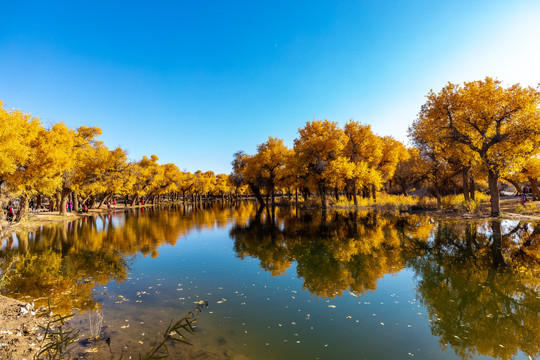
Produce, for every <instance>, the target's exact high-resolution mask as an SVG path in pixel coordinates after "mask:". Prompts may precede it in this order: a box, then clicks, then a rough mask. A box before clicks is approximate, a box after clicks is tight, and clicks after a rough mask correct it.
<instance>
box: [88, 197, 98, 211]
mask: <svg viewBox="0 0 540 360" xmlns="http://www.w3.org/2000/svg"><path fill="white" fill-rule="evenodd" d="M95 203H96V195H90V200H88V208H89V209H92V208H93V207H94V205H95Z"/></svg>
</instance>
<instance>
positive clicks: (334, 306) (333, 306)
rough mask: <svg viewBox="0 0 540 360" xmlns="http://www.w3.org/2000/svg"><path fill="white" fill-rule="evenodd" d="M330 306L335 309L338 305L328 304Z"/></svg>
mask: <svg viewBox="0 0 540 360" xmlns="http://www.w3.org/2000/svg"><path fill="white" fill-rule="evenodd" d="M328 307H329V308H332V309H335V308H336V305H328Z"/></svg>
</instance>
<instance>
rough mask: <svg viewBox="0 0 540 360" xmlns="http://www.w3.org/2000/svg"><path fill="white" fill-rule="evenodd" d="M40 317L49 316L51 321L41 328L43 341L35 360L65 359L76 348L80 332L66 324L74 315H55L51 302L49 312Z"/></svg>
mask: <svg viewBox="0 0 540 360" xmlns="http://www.w3.org/2000/svg"><path fill="white" fill-rule="evenodd" d="M40 316H48V317H49V321H48V322H47V324H46V325H45V326H41V325H40V328H41V329H42V330H43V340H42V341H41V345H40V348H39V351H38V353H37V354H36V355H35V356H34V359H35V360H37V359H48V360H52V359H65V358H66V356H68V353H69V352H70V351H71V350H72V349H73V348H74V347H75V344H74V343H75V341H76V340H77V336H78V335H79V331H76V330H75V329H71V328H69V327H68V326H67V324H66V321H67V320H68V319H69V318H71V317H72V316H73V314H71V315H59V314H54V315H53V314H52V312H51V303H50V302H49V309H48V312H47V313H45V314H43V315H40Z"/></svg>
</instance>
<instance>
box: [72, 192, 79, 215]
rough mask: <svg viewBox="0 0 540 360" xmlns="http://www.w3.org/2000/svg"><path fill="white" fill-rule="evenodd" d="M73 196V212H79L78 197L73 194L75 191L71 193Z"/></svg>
mask: <svg viewBox="0 0 540 360" xmlns="http://www.w3.org/2000/svg"><path fill="white" fill-rule="evenodd" d="M72 196H73V209H74V210H75V211H79V196H77V194H76V193H75V191H74V192H73V193H72Z"/></svg>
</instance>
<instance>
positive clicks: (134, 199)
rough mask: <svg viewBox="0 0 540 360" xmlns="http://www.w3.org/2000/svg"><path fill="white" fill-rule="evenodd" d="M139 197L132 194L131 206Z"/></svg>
mask: <svg viewBox="0 0 540 360" xmlns="http://www.w3.org/2000/svg"><path fill="white" fill-rule="evenodd" d="M138 198H139V197H138V196H137V195H133V200H131V206H135V204H136V203H137V199H138Z"/></svg>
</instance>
